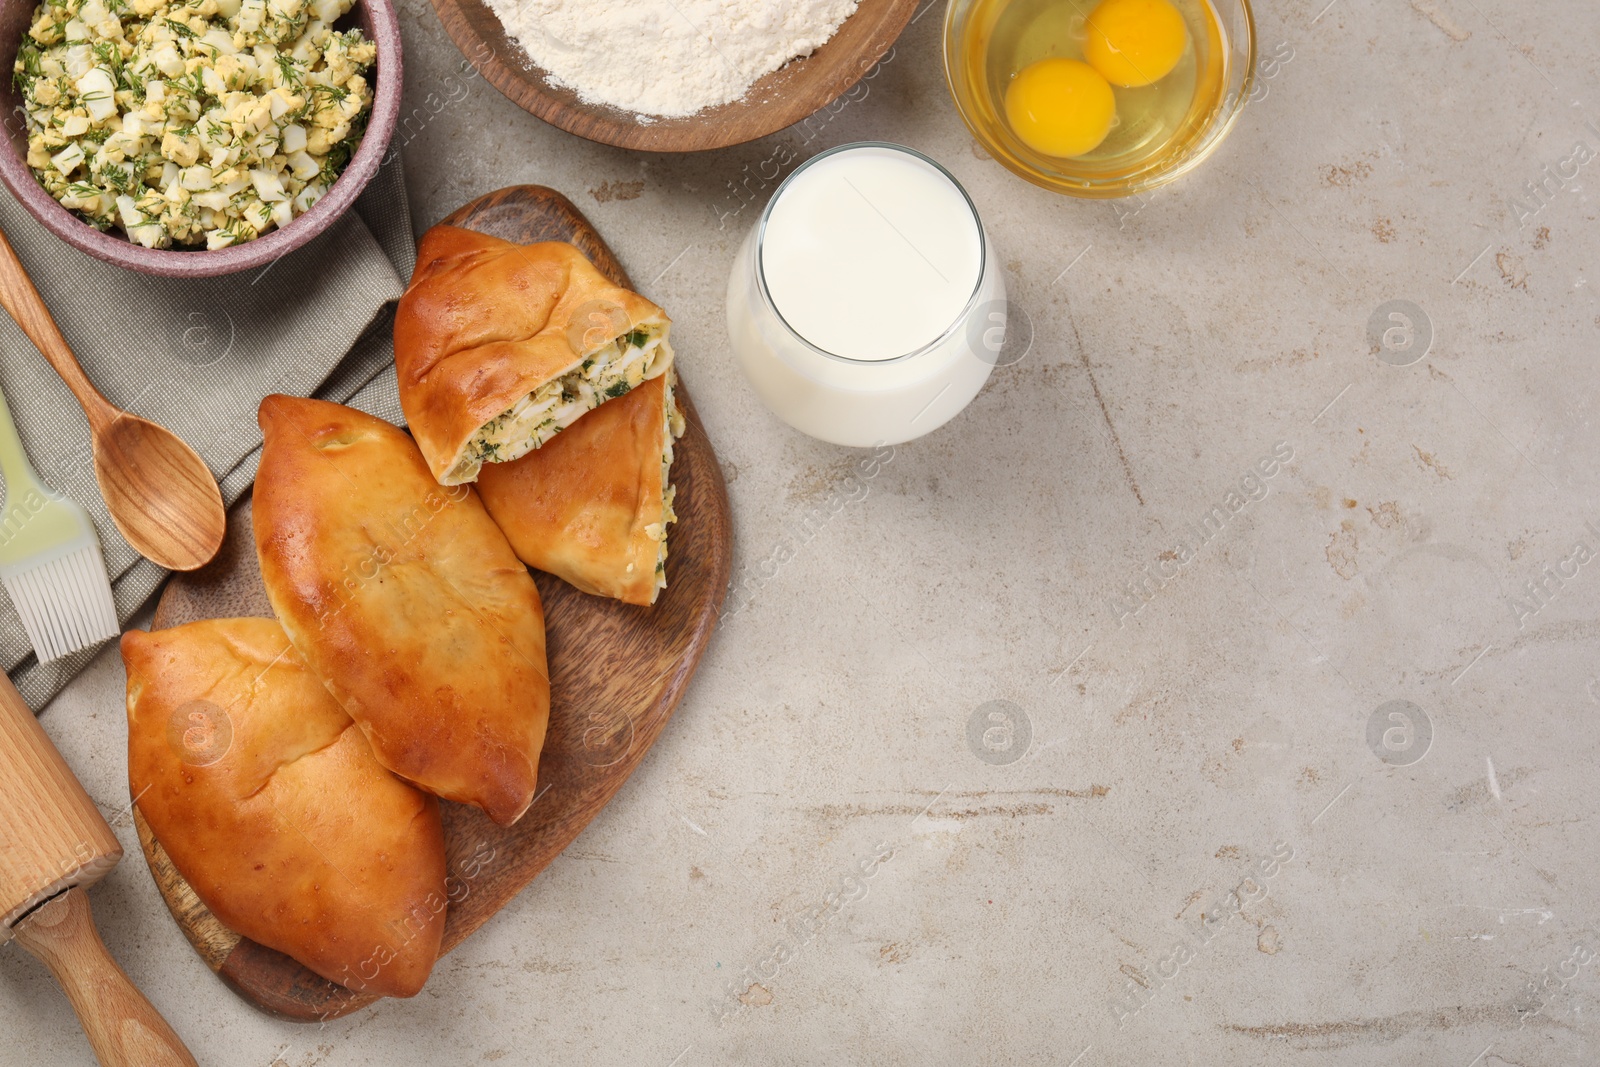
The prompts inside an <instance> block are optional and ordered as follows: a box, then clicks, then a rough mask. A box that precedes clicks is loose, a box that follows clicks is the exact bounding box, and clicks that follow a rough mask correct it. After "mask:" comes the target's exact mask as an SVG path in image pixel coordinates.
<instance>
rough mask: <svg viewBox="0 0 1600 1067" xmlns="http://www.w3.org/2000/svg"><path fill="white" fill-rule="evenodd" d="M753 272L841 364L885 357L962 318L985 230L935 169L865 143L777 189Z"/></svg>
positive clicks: (927, 340) (783, 311) (933, 337)
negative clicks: (761, 276)
mask: <svg viewBox="0 0 1600 1067" xmlns="http://www.w3.org/2000/svg"><path fill="white" fill-rule="evenodd" d="M761 270H762V272H763V273H764V275H765V277H766V283H767V293H768V295H769V296H770V297H771V298H772V303H773V305H774V306H775V307H776V308H777V310H778V313H779V314H780V315H782V316H783V319H784V321H785V322H787V323H788V324H789V326H790V327H792V328H793V329H794V331H795V332H796V333H798V334H799V335H800V336H801V337H804V338H805V339H806V340H807V341H810V342H811V343H812V344H814V345H816V346H817V347H818V348H820V349H822V350H823V351H824V352H831V353H833V354H834V355H836V356H844V357H846V358H848V359H864V360H883V359H894V358H895V357H897V356H904V355H907V354H908V353H911V352H915V351H917V350H918V349H921V348H925V347H927V346H928V345H930V344H932V343H933V342H934V341H937V340H938V339H939V338H940V337H941V336H942V335H943V334H944V333H945V331H947V330H948V329H949V328H950V326H951V325H952V324H953V323H954V322H955V321H956V320H957V319H958V318H960V317H961V313H962V312H963V311H965V310H966V308H967V304H968V303H969V302H970V301H971V300H972V295H973V293H974V292H975V291H976V290H977V287H978V278H979V275H980V274H981V273H982V272H983V236H982V233H981V232H980V230H979V227H978V220H977V218H976V217H975V216H974V215H973V212H972V206H971V205H970V204H969V203H968V202H967V198H966V196H965V195H963V193H962V192H961V189H960V187H959V186H957V185H956V184H955V183H954V182H952V181H951V180H950V178H949V177H948V176H947V175H946V174H944V172H942V171H940V170H939V169H938V168H936V167H934V166H933V165H932V164H931V163H928V162H927V161H926V160H924V159H922V158H921V157H919V156H914V155H910V154H908V153H906V152H903V151H900V150H898V149H894V148H882V147H876V146H867V147H862V148H860V149H857V150H855V151H850V152H842V153H837V154H834V155H829V156H826V157H824V158H822V159H820V160H819V161H818V162H816V163H815V164H813V165H811V166H808V167H806V168H805V169H804V170H802V171H800V172H798V173H797V174H796V175H795V177H794V179H793V180H792V181H791V182H789V183H788V184H787V185H786V186H785V187H784V188H783V190H782V191H781V192H780V193H779V194H778V196H777V197H776V199H775V200H774V202H773V206H772V208H771V210H770V212H769V214H768V217H767V226H766V233H765V235H764V236H763V238H762V241H761Z"/></svg>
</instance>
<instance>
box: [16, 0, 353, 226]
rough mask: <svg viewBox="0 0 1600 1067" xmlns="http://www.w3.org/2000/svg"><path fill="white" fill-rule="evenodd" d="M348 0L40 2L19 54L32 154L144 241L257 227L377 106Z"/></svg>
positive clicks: (296, 198) (42, 169)
mask: <svg viewBox="0 0 1600 1067" xmlns="http://www.w3.org/2000/svg"><path fill="white" fill-rule="evenodd" d="M352 2H353V0H44V2H43V3H41V4H40V5H39V6H38V8H37V9H35V11H34V15H33V22H32V25H31V26H30V27H29V29H28V31H27V33H26V34H25V35H24V36H23V39H22V44H21V47H20V48H19V49H18V50H17V59H16V63H15V65H14V67H13V80H14V81H15V84H16V86H17V88H18V89H19V90H21V92H22V97H23V108H22V110H23V111H24V112H25V121H26V124H27V132H28V166H29V167H31V168H32V170H33V172H34V175H35V176H36V177H37V178H38V179H39V183H40V184H41V185H43V186H44V187H45V189H46V190H48V191H49V193H50V194H51V195H52V196H54V197H55V198H56V199H57V200H58V201H60V202H61V204H62V205H63V206H65V207H67V208H69V209H71V210H73V211H76V212H78V214H79V215H81V216H82V217H83V218H84V219H85V220H86V221H88V222H89V223H90V225H93V226H95V227H96V228H98V229H102V230H110V229H112V228H120V229H121V230H122V231H123V232H125V233H126V234H127V235H128V237H129V239H131V240H133V241H137V242H138V243H140V244H142V245H145V246H146V247H149V248H169V247H173V246H180V247H195V246H204V247H206V248H208V249H218V248H226V247H228V246H229V245H233V244H238V243H240V242H243V241H249V240H253V239H254V238H256V237H258V236H260V235H261V234H263V233H265V232H267V231H268V230H271V229H274V228H281V227H283V226H286V225H288V223H289V222H290V221H291V220H292V219H294V218H295V217H296V216H298V215H302V214H304V213H305V212H307V211H309V210H311V207H312V205H314V204H315V203H316V202H317V200H318V199H320V198H321V197H322V195H323V194H324V193H325V192H327V190H328V188H329V187H330V186H331V185H332V184H333V183H334V181H335V180H336V179H337V178H338V176H339V174H340V172H341V171H342V170H343V169H344V166H345V164H346V163H347V162H348V161H349V159H350V157H351V155H352V154H353V153H354V152H355V149H356V147H357V146H358V145H359V144H360V142H361V136H362V134H363V132H364V131H365V129H366V124H367V118H368V115H369V113H370V112H371V109H372V89H371V86H370V85H369V83H368V75H369V72H370V70H371V67H372V65H373V63H374V62H376V60H377V49H376V46H374V45H373V43H372V42H371V41H368V40H366V39H365V38H364V37H363V36H362V34H361V31H360V30H356V29H352V30H349V31H336V30H335V29H334V28H333V24H334V22H335V21H336V20H338V19H339V18H340V17H342V16H343V15H344V14H345V13H346V12H348V11H349V10H350V7H351V4H352Z"/></svg>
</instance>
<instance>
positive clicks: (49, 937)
mask: <svg viewBox="0 0 1600 1067" xmlns="http://www.w3.org/2000/svg"><path fill="white" fill-rule="evenodd" d="M13 932H14V933H15V934H16V938H17V942H18V944H20V945H21V946H22V947H23V948H25V949H27V950H28V951H29V952H30V953H32V954H33V955H34V956H36V957H37V958H38V959H39V962H41V963H43V964H44V965H45V966H46V967H48V968H50V973H51V974H53V975H55V978H56V982H57V983H59V984H60V986H61V989H62V991H63V992H65V993H66V994H67V999H68V1000H70V1001H71V1002H72V1010H73V1011H75V1012H77V1013H78V1021H79V1022H80V1023H82V1024H83V1032H84V1034H85V1035H87V1036H88V1038H89V1044H90V1045H91V1046H93V1047H94V1054H95V1057H96V1058H97V1059H98V1060H99V1061H100V1064H101V1067H196V1064H195V1061H194V1057H193V1056H191V1055H190V1054H189V1050H188V1049H187V1048H184V1046H183V1041H182V1040H180V1039H179V1037H178V1035H177V1034H176V1033H174V1032H173V1030H172V1027H170V1026H168V1025H167V1021H166V1020H165V1019H163V1018H162V1017H161V1013H160V1012H158V1011H156V1009H155V1008H153V1007H152V1006H151V1005H150V1002H149V1001H148V1000H146V999H145V998H144V994H143V993H140V992H139V991H138V990H137V989H135V988H134V985H133V983H132V982H130V981H129V980H128V976H127V975H126V974H124V973H123V970H122V968H121V967H119V966H117V961H116V960H114V959H112V958H111V953H109V952H107V951H106V946H105V942H104V941H101V940H100V932H99V931H98V930H96V929H95V927H94V914H93V912H91V911H90V910H89V897H88V896H87V895H86V894H85V893H84V891H83V889H82V888H80V887H77V886H74V887H73V888H71V889H69V890H67V891H66V892H65V893H62V894H61V895H60V896H57V897H53V898H51V899H50V900H48V901H46V902H45V903H43V904H41V905H40V906H39V907H38V908H36V909H34V911H33V912H32V913H30V914H29V915H28V916H27V917H26V918H24V919H23V920H22V921H21V922H19V923H17V925H16V926H15V927H14V928H13Z"/></svg>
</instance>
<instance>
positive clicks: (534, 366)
mask: <svg viewBox="0 0 1600 1067" xmlns="http://www.w3.org/2000/svg"><path fill="white" fill-rule="evenodd" d="M671 326H672V323H671V320H669V319H668V318H667V316H666V313H665V312H663V311H662V310H661V309H660V308H659V307H657V306H656V305H654V304H652V303H651V302H650V301H648V300H646V299H645V298H644V297H642V296H640V295H638V294H637V293H632V292H629V291H628V290H626V289H619V288H618V287H617V286H615V285H613V284H611V282H610V281H609V280H608V279H607V278H606V277H605V275H603V274H601V273H600V272H599V271H598V270H596V269H595V267H594V264H592V263H590V262H589V261H588V260H587V259H586V258H584V255H583V253H582V252H579V251H578V250H577V249H576V248H574V247H573V246H572V245H570V244H567V243H565V242H563V241H546V242H543V243H540V244H532V245H519V244H513V243H511V242H510V241H502V240H500V239H499V238H497V237H487V236H485V235H483V234H481V233H474V232H473V231H471V230H463V229H460V228H459V227H456V226H435V227H434V228H433V229H431V230H429V231H428V233H427V235H426V236H424V237H423V239H422V244H421V246H420V247H419V248H418V249H417V266H416V270H415V271H414V272H413V273H412V275H411V284H410V285H409V286H408V287H407V288H406V291H405V295H404V296H402V297H401V298H400V306H399V308H398V310H397V311H396V313H395V322H394V354H395V368H396V370H397V372H398V374H399V379H400V406H401V407H402V408H404V410H405V413H406V422H407V423H408V424H409V425H410V427H411V431H412V433H414V434H416V437H417V444H418V445H419V446H420V447H421V449H422V454H423V455H424V456H426V457H427V459H428V467H429V468H430V469H431V470H432V471H433V475H434V477H435V478H437V479H438V480H439V482H440V484H441V485H459V484H460V483H462V482H470V481H472V480H473V479H475V478H476V477H477V476H478V470H479V469H480V468H481V467H482V466H483V464H485V463H505V462H508V461H510V460H513V459H516V458H517V457H519V456H522V455H524V454H526V453H528V452H530V451H532V450H533V449H536V448H538V447H539V446H540V445H542V444H544V443H545V442H546V441H548V440H550V439H551V438H552V437H554V436H555V435H556V434H558V433H560V432H561V431H562V430H564V429H566V428H567V427H568V426H571V425H572V424H573V423H574V422H576V421H577V420H578V418H579V417H580V416H582V415H583V414H584V413H585V412H587V411H590V410H592V409H594V408H596V407H598V406H600V405H601V404H603V403H605V402H606V401H607V400H611V399H614V398H616V397H619V396H622V395H623V394H624V393H626V392H627V391H628V390H630V389H632V388H634V387H635V386H637V385H639V383H640V382H644V381H648V380H649V379H651V378H654V377H657V376H659V375H660V374H662V373H663V372H665V371H666V369H667V367H668V365H669V364H670V363H671V362H672V346H671V345H670V344H669V343H668V341H667V334H668V331H669V330H670V329H671Z"/></svg>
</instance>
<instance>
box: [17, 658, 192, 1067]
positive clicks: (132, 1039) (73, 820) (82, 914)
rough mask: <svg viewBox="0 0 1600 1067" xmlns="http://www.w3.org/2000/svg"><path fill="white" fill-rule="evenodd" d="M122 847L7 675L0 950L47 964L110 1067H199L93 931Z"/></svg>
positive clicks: (120, 856)
mask: <svg viewBox="0 0 1600 1067" xmlns="http://www.w3.org/2000/svg"><path fill="white" fill-rule="evenodd" d="M121 858H122V846H121V845H119V844H117V838H116V835H114V834H113V833H112V832H111V827H110V826H108V825H107V824H106V820H105V819H104V817H102V816H101V814H100V811H99V809H97V808H96V807H95V806H94V802H93V801H92V800H90V799H89V795H88V794H87V793H85V792H84V791H83V786H82V785H80V784H79V783H78V780H77V778H75V777H73V774H72V770H71V769H70V768H69V767H68V766H67V764H66V761H65V760H63V759H62V758H61V753H59V752H57V751H56V747H55V745H53V744H51V743H50V738H49V737H48V736H47V735H46V734H45V732H44V729H43V728H42V727H41V726H40V725H39V720H38V719H36V718H34V715H33V711H32V710H31V709H30V708H29V707H28V705H27V704H25V703H23V700H22V696H21V694H19V693H18V692H17V690H16V687H15V686H13V685H12V684H11V679H9V678H7V677H6V676H5V674H4V673H0V944H3V943H4V942H5V941H7V940H9V939H10V938H11V937H12V936H13V935H15V937H16V939H17V941H18V943H20V944H21V945H22V947H23V948H25V949H27V950H28V951H29V952H31V953H33V955H35V956H37V957H38V958H39V959H40V961H42V962H43V963H44V965H45V966H46V967H48V968H50V973H51V974H53V975H55V978H56V981H57V982H58V983H60V985H61V988H62V989H63V990H64V991H65V992H66V994H67V999H68V1000H70V1001H72V1008H73V1010H74V1011H76V1012H77V1013H78V1020H79V1022H81V1023H82V1024H83V1030H84V1033H85V1034H87V1035H88V1037H89V1044H90V1045H92V1046H94V1053H95V1056H96V1057H98V1058H99V1060H100V1063H101V1064H102V1065H103V1067H195V1062H194V1057H193V1056H191V1055H189V1050H188V1049H186V1048H184V1047H183V1042H182V1041H181V1040H179V1039H178V1035H177V1034H175V1033H173V1031H172V1027H170V1026H168V1025H167V1021H166V1020H165V1019H163V1018H162V1017H161V1015H160V1013H159V1012H157V1011H156V1010H155V1008H153V1007H151V1006H150V1002H149V1001H148V1000H146V999H144V995H143V994H141V993H140V992H139V991H138V990H137V989H135V988H134V986H133V983H132V982H130V981H128V976H127V975H126V974H124V973H123V972H122V968H121V967H118V966H117V961H116V960H114V959H112V958H111V954H110V953H109V952H107V951H106V946H105V943H104V942H102V941H101V940H100V934H99V932H98V931H97V930H95V928H94V916H93V915H91V914H90V912H89V898H88V896H87V895H86V894H85V893H84V890H85V889H87V888H89V887H90V886H92V885H94V883H96V882H98V881H99V880H100V879H101V878H102V877H104V876H105V874H106V872H107V871H109V870H111V868H113V867H115V866H116V865H117V860H119V859H121Z"/></svg>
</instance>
